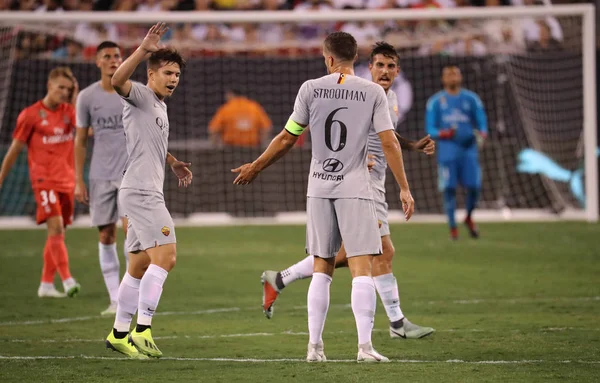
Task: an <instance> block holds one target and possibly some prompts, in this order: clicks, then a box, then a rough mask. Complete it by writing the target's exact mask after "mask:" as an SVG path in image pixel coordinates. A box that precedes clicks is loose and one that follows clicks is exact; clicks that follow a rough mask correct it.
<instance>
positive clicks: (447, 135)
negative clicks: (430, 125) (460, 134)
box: [440, 129, 456, 140]
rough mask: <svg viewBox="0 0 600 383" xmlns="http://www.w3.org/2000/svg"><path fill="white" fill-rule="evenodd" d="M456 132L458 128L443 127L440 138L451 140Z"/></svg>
mask: <svg viewBox="0 0 600 383" xmlns="http://www.w3.org/2000/svg"><path fill="white" fill-rule="evenodd" d="M454 133H456V129H443V130H440V140H451V139H452V137H454Z"/></svg>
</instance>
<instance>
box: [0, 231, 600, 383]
mask: <svg viewBox="0 0 600 383" xmlns="http://www.w3.org/2000/svg"><path fill="white" fill-rule="evenodd" d="M481 231H482V238H481V239H480V240H471V239H469V238H466V236H465V235H463V236H462V238H461V239H460V240H459V241H458V242H456V243H452V242H450V241H449V240H448V237H447V230H446V227H445V226H444V225H418V224H410V225H397V226H393V227H392V237H393V240H394V243H395V246H396V259H395V263H394V270H395V275H396V278H397V279H398V283H399V287H400V296H401V304H402V309H403V311H404V313H405V314H406V315H407V317H408V318H409V319H410V320H411V321H413V322H414V323H417V324H422V325H426V326H432V327H434V328H435V329H436V330H437V332H436V333H434V334H433V335H432V336H430V337H428V338H425V339H421V340H395V339H394V340H393V339H390V338H389V335H388V333H387V318H386V315H385V311H384V310H383V307H382V306H381V304H380V303H379V302H378V308H377V315H376V320H375V332H374V335H373V342H374V345H375V347H376V348H377V350H378V351H379V352H381V353H382V354H384V355H386V356H388V357H389V358H390V359H391V360H392V363H389V364H384V365H364V364H357V363H355V362H352V359H354V358H355V357H356V329H355V325H354V319H353V316H352V311H351V309H350V308H349V303H350V285H351V283H350V282H351V280H350V276H349V273H348V271H347V270H344V269H338V270H336V275H335V277H334V282H333V284H332V287H331V308H330V310H329V316H328V319H327V322H326V325H325V334H324V340H325V351H326V355H327V357H328V359H329V360H331V361H332V362H330V363H329V362H328V363H324V364H308V363H306V362H303V359H304V357H305V356H306V344H307V341H308V336H307V334H306V331H307V324H306V307H305V306H306V291H307V287H308V283H309V281H308V280H305V281H299V282H297V283H296V284H295V285H292V286H290V287H288V288H287V289H286V290H285V291H284V292H283V294H282V295H281V296H280V298H279V300H278V302H277V303H276V306H275V315H274V317H273V319H271V320H267V319H266V318H265V317H264V316H263V314H262V311H261V308H260V303H261V286H260V274H261V272H262V271H263V270H265V269H275V270H277V269H281V268H284V267H286V266H288V265H290V264H292V263H294V262H296V261H297V260H300V259H301V258H302V257H303V256H304V232H305V229H304V227H302V226H248V227H221V228H179V229H177V238H178V252H179V253H178V261H177V266H176V267H175V269H174V270H173V272H171V273H170V274H169V278H168V279H167V283H166V285H165V289H164V293H163V295H162V299H161V302H160V305H159V308H158V310H157V315H156V316H155V318H154V321H153V333H154V336H155V339H156V341H157V344H158V346H159V347H160V348H161V350H162V351H163V353H164V355H165V358H164V359H161V360H150V361H133V360H127V359H124V358H121V357H120V356H119V355H118V354H116V353H113V352H110V351H109V350H106V349H105V348H104V344H103V338H104V337H105V336H106V335H107V333H108V331H109V330H110V329H111V327H112V321H113V319H112V318H101V317H100V316H99V313H100V311H101V310H103V309H104V308H106V306H107V305H108V298H107V293H106V291H105V287H104V282H103V280H102V276H101V274H100V269H99V266H98V255H97V233H96V231H95V230H94V229H86V230H83V229H73V230H69V231H68V233H67V246H68V249H69V254H70V262H71V269H72V272H73V274H74V276H75V277H76V278H77V279H78V280H79V281H80V283H81V284H82V293H81V295H80V296H78V297H77V298H75V299H61V300H52V299H44V300H42V299H39V298H37V295H36V291H37V287H38V284H39V276H40V273H41V264H42V248H43V244H44V240H45V232H44V231H42V230H30V231H14V230H13V231H0V381H1V382H55V381H56V382H58V381H60V382H64V381H77V382H97V381H98V382H117V381H128V382H131V381H134V382H150V381H161V382H167V381H168V382H187V381H199V382H240V381H242V382H243V381H247V382H317V381H325V382H345V383H348V382H361V383H362V382H436V383H437V382H446V381H447V382H548V381H556V382H564V381H573V382H597V381H599V380H600V246H599V245H600V240H599V236H600V226H599V225H591V224H586V223H567V222H560V223H545V224H538V223H535V224H533V223H532V224H525V223H502V224H483V225H481ZM121 248H122V245H121V243H120V242H119V245H118V249H119V250H120V249H121ZM121 260H122V258H121ZM122 264H123V260H122ZM44 357H45V358H44ZM335 361H338V362H337V363H336V362H335Z"/></svg>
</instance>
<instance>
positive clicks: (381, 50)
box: [369, 41, 400, 63]
mask: <svg viewBox="0 0 600 383" xmlns="http://www.w3.org/2000/svg"><path fill="white" fill-rule="evenodd" d="M377 55H383V56H385V57H387V58H391V59H394V60H396V63H397V62H398V60H399V59H400V56H399V55H398V52H397V51H396V48H394V46H393V45H392V44H388V43H386V42H385V41H378V42H376V43H375V45H373V50H371V55H370V56H369V61H370V62H371V63H373V58H375V56H377Z"/></svg>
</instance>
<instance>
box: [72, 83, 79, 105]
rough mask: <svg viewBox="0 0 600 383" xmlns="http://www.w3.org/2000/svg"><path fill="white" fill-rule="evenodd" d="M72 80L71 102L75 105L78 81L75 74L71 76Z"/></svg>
mask: <svg viewBox="0 0 600 383" xmlns="http://www.w3.org/2000/svg"><path fill="white" fill-rule="evenodd" d="M71 80H73V89H71V100H70V101H71V104H73V105H75V104H76V103H77V95H78V94H79V83H78V82H77V79H76V78H75V76H73V77H72V78H71Z"/></svg>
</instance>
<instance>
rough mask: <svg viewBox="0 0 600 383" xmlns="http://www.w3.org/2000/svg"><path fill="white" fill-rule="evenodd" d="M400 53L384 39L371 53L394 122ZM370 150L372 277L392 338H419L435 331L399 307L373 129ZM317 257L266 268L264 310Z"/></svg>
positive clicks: (419, 144) (426, 142)
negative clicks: (374, 222) (377, 247)
mask: <svg viewBox="0 0 600 383" xmlns="http://www.w3.org/2000/svg"><path fill="white" fill-rule="evenodd" d="M398 60H399V57H398V53H397V52H396V49H395V48H394V47H393V46H392V45H390V44H388V43H385V42H378V43H376V44H375V46H374V47H373V50H372V51H371V54H370V62H369V70H370V71H371V78H372V80H373V82H375V83H377V84H379V85H380V86H381V87H382V88H383V90H384V91H385V93H386V95H387V99H388V104H389V115H390V118H391V119H392V123H393V124H394V126H396V124H397V123H398V99H397V97H396V94H395V93H394V91H393V90H392V89H391V87H392V84H393V83H394V80H395V79H396V76H397V75H398V74H399V73H400V66H399V64H398ZM397 137H398V141H399V142H400V146H401V147H402V149H403V150H409V151H418V152H422V153H425V154H427V155H432V154H433V153H434V152H435V143H434V142H433V140H431V138H429V136H425V137H423V138H421V139H420V140H419V141H416V142H414V141H410V140H407V139H405V138H403V137H401V136H400V135H399V134H397ZM368 151H369V154H370V157H372V160H373V163H372V168H371V177H370V178H371V179H370V181H371V185H372V187H373V200H374V202H375V209H376V212H377V219H378V220H379V232H380V235H381V243H382V247H383V254H382V255H381V256H379V257H375V258H374V259H373V272H372V274H373V280H374V281H375V288H376V289H377V293H378V294H379V297H380V298H381V301H382V302H383V306H384V307H385V311H386V313H387V315H388V319H389V321H390V327H389V329H390V336H391V337H392V338H405V339H419V338H423V337H425V336H427V335H430V334H432V333H433V332H434V331H435V330H434V329H432V328H431V327H421V326H417V325H415V324H413V323H411V322H410V321H409V320H408V319H407V318H406V317H405V316H404V314H403V312H402V309H401V308H400V295H399V292H398V283H397V282H396V278H395V277H394V274H393V271H392V260H393V258H394V254H395V249H394V244H393V243H392V239H391V237H390V226H389V224H388V207H387V203H386V199H385V173H386V168H387V163H386V160H385V155H384V153H383V148H382V146H381V141H380V139H379V136H378V134H377V133H376V131H375V130H374V129H371V132H370V134H369V146H368ZM313 264H314V257H313V256H312V255H308V256H307V257H306V258H304V259H303V260H301V261H300V262H298V263H296V264H294V265H292V266H290V267H288V268H287V269H285V270H283V271H281V272H277V271H273V270H267V271H265V272H264V273H263V274H262V276H261V282H262V284H263V312H264V313H265V315H266V317H267V318H269V319H270V318H271V316H272V315H273V304H274V303H275V300H276V299H277V297H278V295H279V293H281V291H282V290H283V289H284V288H286V287H287V286H289V285H290V284H291V283H293V282H294V281H297V280H300V279H305V278H310V277H311V276H312V273H313ZM347 266H348V260H347V257H346V251H345V248H344V245H343V244H342V248H341V249H340V251H339V252H338V254H337V256H336V259H335V267H336V268H338V267H347Z"/></svg>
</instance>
